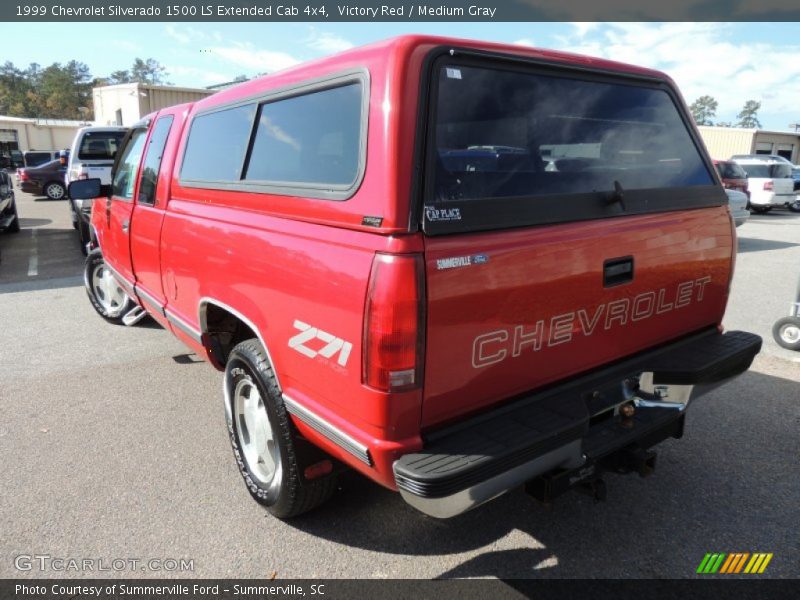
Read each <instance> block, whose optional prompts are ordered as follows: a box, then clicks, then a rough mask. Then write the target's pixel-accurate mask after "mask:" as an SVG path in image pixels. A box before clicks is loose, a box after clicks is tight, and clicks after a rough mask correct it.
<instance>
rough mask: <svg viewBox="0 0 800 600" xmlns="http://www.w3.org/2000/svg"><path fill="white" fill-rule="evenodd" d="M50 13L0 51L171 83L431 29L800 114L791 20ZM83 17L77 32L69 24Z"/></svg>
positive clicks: (263, 67)
mask: <svg viewBox="0 0 800 600" xmlns="http://www.w3.org/2000/svg"><path fill="white" fill-rule="evenodd" d="M69 27H70V30H71V31H72V32H73V33H71V34H69V35H67V36H66V37H65V34H64V25H61V24H57V23H33V24H19V25H15V26H13V27H8V28H6V29H5V30H4V32H3V38H4V40H3V53H2V58H0V60H3V61H5V60H9V61H11V62H13V63H14V64H15V65H16V66H17V67H25V66H27V65H28V64H29V63H31V62H37V63H39V64H40V65H43V66H46V65H49V64H51V63H53V62H66V61H69V60H71V59H75V60H79V61H82V62H84V63H86V64H87V65H89V68H90V69H91V72H92V75H94V76H97V77H102V76H105V75H108V74H109V73H111V72H112V71H115V70H118V69H125V68H128V67H130V65H131V64H132V63H133V61H134V59H135V58H136V57H140V58H154V59H156V60H157V61H159V62H160V63H161V64H162V65H164V66H165V67H166V68H167V72H168V77H167V80H168V81H169V82H171V83H173V84H175V85H180V86H187V87H205V86H208V85H211V84H214V83H221V82H224V81H230V80H232V79H234V78H235V77H236V76H238V75H245V76H248V77H251V76H253V75H255V74H257V73H264V72H272V71H276V70H279V69H284V68H287V67H291V66H292V65H295V64H298V63H300V62H303V61H305V60H309V59H312V58H317V57H319V56H325V55H329V54H333V53H335V52H339V51H342V50H346V49H348V48H351V47H353V46H359V45H362V44H366V43H369V42H373V41H376V40H380V39H385V38H388V37H392V36H395V35H400V34H404V33H427V34H435V35H448V36H456V37H464V38H472V39H482V40H489V41H497V42H505V43H516V44H525V45H530V46H537V47H541V48H548V49H556V50H566V51H572V52H577V53H580V54H588V55H591V56H598V57H603V58H610V59H612V60H619V61H622V62H628V63H633V64H638V65H642V66H646V67H652V68H656V69H659V70H662V71H665V72H666V73H668V74H669V75H670V76H671V77H672V78H673V79H674V80H675V81H676V82H677V84H678V86H679V87H680V89H681V92H682V93H683V95H684V98H685V99H686V101H687V102H688V103H691V102H692V101H694V100H695V99H696V98H698V97H699V96H702V95H710V96H713V97H714V98H715V99H716V100H717V102H718V103H719V107H718V109H717V115H716V117H715V122H716V121H727V122H735V121H736V114H737V113H738V112H739V111H740V110H741V108H742V106H743V105H744V103H745V102H746V101H747V100H756V101H758V102H761V109H760V111H759V113H758V116H759V119H760V121H761V124H762V127H763V128H765V129H776V130H785V129H787V128H788V125H789V124H790V123H797V122H800V24H798V23H308V24H306V23H124V24H123V23H86V24H81V25H80V26H79V25H77V24H70V25H69ZM78 27H80V28H81V30H80V35H76V34H75V33H74V32H75V31H76V30H77V28H78Z"/></svg>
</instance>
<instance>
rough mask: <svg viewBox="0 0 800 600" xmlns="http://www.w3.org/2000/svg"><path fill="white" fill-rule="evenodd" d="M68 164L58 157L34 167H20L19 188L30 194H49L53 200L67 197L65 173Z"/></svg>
mask: <svg viewBox="0 0 800 600" xmlns="http://www.w3.org/2000/svg"><path fill="white" fill-rule="evenodd" d="M66 172H67V165H66V164H65V163H64V161H62V160H60V159H57V160H51V161H50V162H46V163H44V164H43V165H40V166H38V167H32V168H28V167H26V168H24V169H19V171H18V173H19V188H20V189H21V190H22V191H23V192H26V193H28V194H37V195H40V196H42V195H43V196H47V197H48V198H50V199H51V200H62V199H64V198H66V197H67V186H66V184H65V183H64V175H65V174H66Z"/></svg>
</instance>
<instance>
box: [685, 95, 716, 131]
mask: <svg viewBox="0 0 800 600" xmlns="http://www.w3.org/2000/svg"><path fill="white" fill-rule="evenodd" d="M689 110H690V111H691V113H692V117H693V118H694V122H695V123H697V124H698V125H713V121H712V120H711V119H713V118H714V117H715V116H716V114H717V101H716V100H714V98H713V97H711V96H700V97H699V98H698V99H697V100H695V101H694V102H692V105H691V106H690V107H689Z"/></svg>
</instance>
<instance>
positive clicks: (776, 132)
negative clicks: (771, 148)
mask: <svg viewBox="0 0 800 600" xmlns="http://www.w3.org/2000/svg"><path fill="white" fill-rule="evenodd" d="M698 128H701V129H718V130H720V131H746V132H748V133H752V134H754V135H755V134H758V133H766V134H770V135H794V136H797V137H800V131H791V130H784V131H780V130H777V129H759V128H757V127H721V126H719V125H698Z"/></svg>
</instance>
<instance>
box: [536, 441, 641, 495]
mask: <svg viewBox="0 0 800 600" xmlns="http://www.w3.org/2000/svg"><path fill="white" fill-rule="evenodd" d="M656 457H657V454H656V452H655V451H653V450H646V449H644V448H641V447H640V446H636V445H631V446H628V447H626V448H622V449H620V450H618V451H616V452H614V453H612V454H609V455H607V456H604V457H603V458H601V459H599V460H596V461H594V460H592V461H590V462H587V463H586V464H584V465H583V466H582V467H578V468H577V469H558V470H556V471H553V472H551V473H545V474H544V475H540V476H539V477H536V478H534V479H531V480H530V481H528V482H527V483H526V484H525V491H526V492H527V493H528V494H529V495H531V496H533V497H534V498H535V499H536V500H538V501H539V502H542V503H543V504H552V503H553V501H554V500H555V499H556V498H557V497H558V496H560V495H561V494H563V493H565V492H568V491H570V490H574V491H576V492H579V493H581V494H586V495H588V496H590V497H591V498H593V499H594V500H595V502H602V501H603V500H605V499H606V483H605V480H604V479H603V473H605V472H612V473H620V474H624V473H638V474H639V476H640V477H647V476H649V475H652V474H653V472H654V471H655V469H656Z"/></svg>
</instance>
